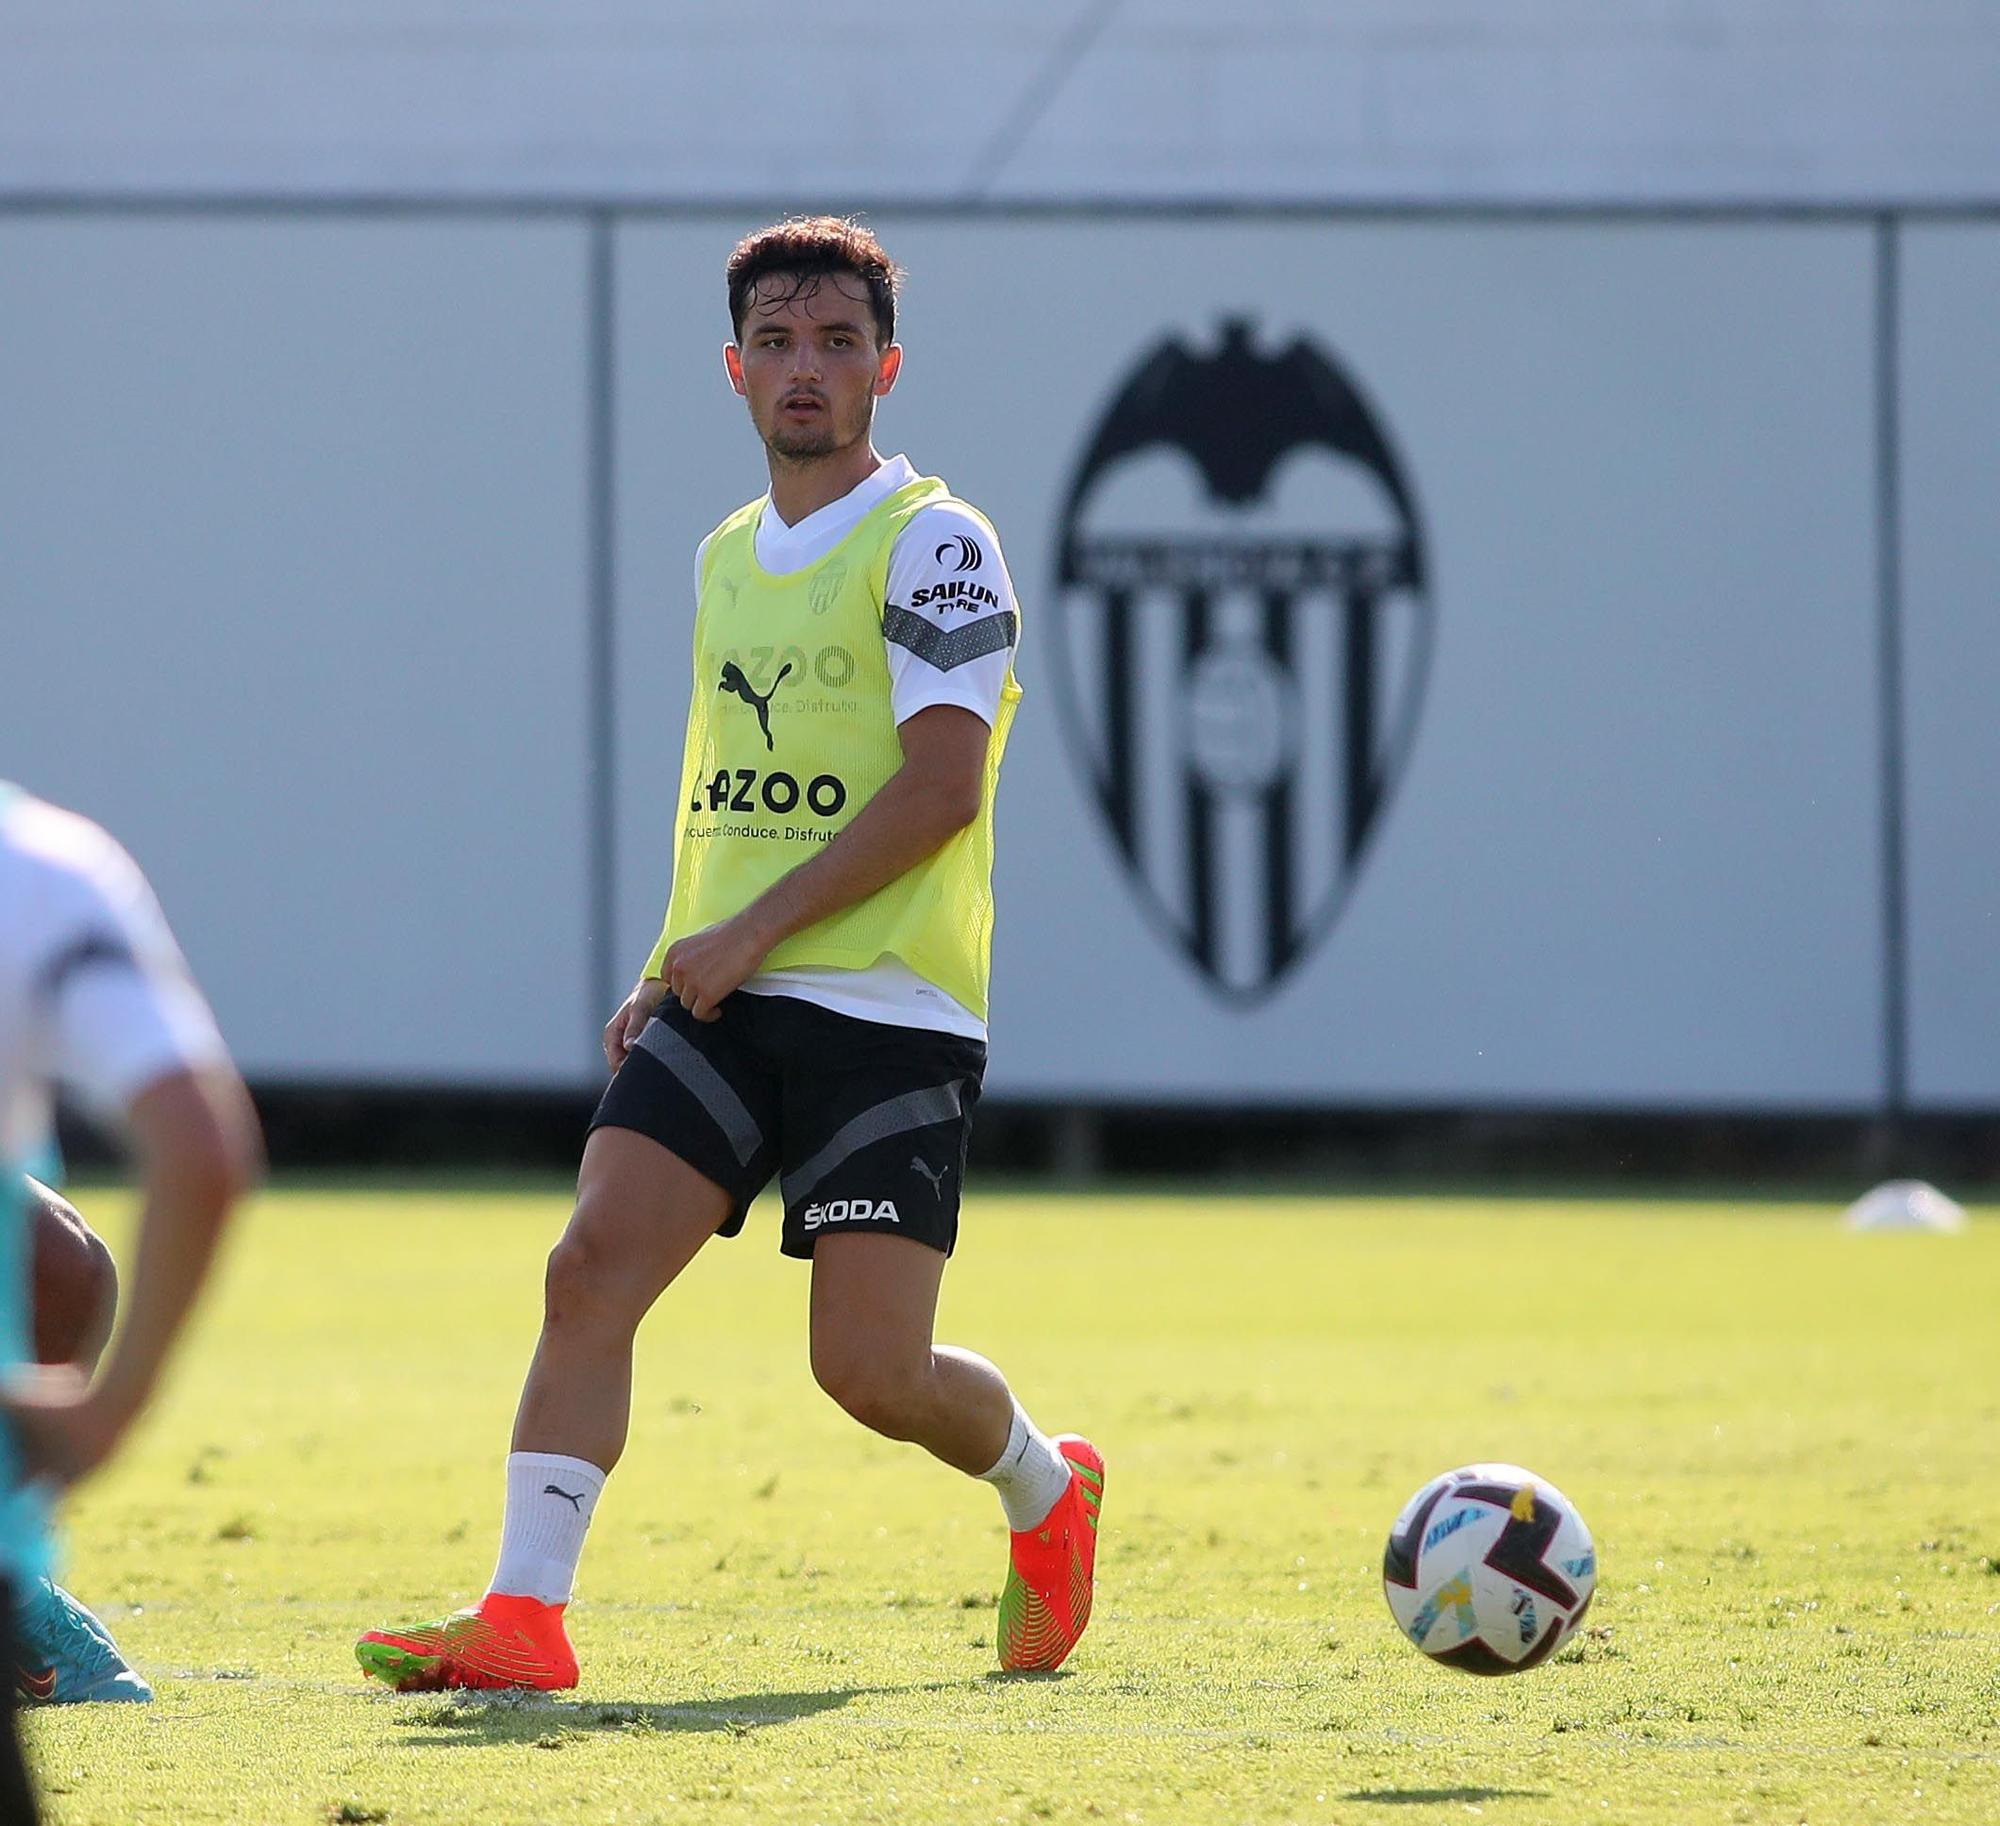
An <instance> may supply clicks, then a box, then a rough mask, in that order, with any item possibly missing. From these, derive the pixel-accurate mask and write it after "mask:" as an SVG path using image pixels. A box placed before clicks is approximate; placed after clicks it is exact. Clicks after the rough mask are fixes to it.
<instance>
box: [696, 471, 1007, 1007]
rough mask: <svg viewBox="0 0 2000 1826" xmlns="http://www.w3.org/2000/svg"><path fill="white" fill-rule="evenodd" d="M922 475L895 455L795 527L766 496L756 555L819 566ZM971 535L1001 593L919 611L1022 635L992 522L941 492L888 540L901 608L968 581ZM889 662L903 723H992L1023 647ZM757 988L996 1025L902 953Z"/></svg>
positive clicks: (789, 975) (783, 975)
mask: <svg viewBox="0 0 2000 1826" xmlns="http://www.w3.org/2000/svg"><path fill="white" fill-rule="evenodd" d="M916 480H917V472H916V470H915V469H914V468H913V467H912V466H911V463H910V460H909V458H908V457H903V456H893V457H890V458H889V459H888V460H887V461H886V462H884V463H883V465H882V467H881V468H880V469H878V470H876V471H875V473H874V474H873V475H871V476H870V477H869V478H868V479H867V480H866V481H865V482H861V483H859V484H857V485H856V486H855V487H854V488H852V489H850V490H849V491H848V492H847V493H846V494H844V495H842V496H841V497H840V499H839V500H838V501H829V502H828V503H827V505H826V506H824V507H822V508H820V509H819V510H818V511H817V512H814V513H810V514H808V515H806V517H805V518H804V519H803V520H801V521H800V522H799V523H798V524H797V525H796V526H787V525H786V524H785V522H784V521H783V520H781V519H779V517H778V514H777V510H776V509H775V508H774V507H773V506H772V505H771V503H770V502H769V501H768V500H767V501H766V502H765V503H764V513H763V517H762V518H761V519H759V520H758V522H757V562H758V563H759V564H761V565H762V566H763V567H764V569H765V570H767V571H769V572H770V573H771V575H772V576H774V577H783V576H786V575H788V574H789V573H791V572H793V571H802V570H804V569H805V568H806V566H807V565H809V564H816V563H818V561H819V560H820V559H822V558H824V557H825V556H826V555H827V553H828V552H830V551H832V550H833V548H834V547H835V546H836V545H838V544H839V543H840V542H841V540H843V539H845V538H846V537H847V535H848V534H849V533H851V532H852V531H853V530H854V529H855V527H857V526H858V525H860V523H861V521H862V519H863V517H864V516H865V515H867V514H868V513H869V512H870V511H871V510H872V509H874V508H876V507H878V506H880V505H881V503H882V502H883V501H885V500H887V499H888V497H889V496H890V495H892V494H894V493H895V492H896V490H897V489H899V488H903V487H906V486H907V485H908V484H909V483H911V482H914V481H916ZM962 539H970V540H971V541H972V542H973V543H974V545H975V546H976V547H977V549H978V550H979V552H980V554H981V563H980V568H979V576H978V581H979V582H980V583H981V584H983V585H984V586H985V587H986V588H987V589H988V590H990V591H992V593H993V598H994V600H993V601H992V602H991V603H983V604H982V605H981V606H980V609H979V612H978V613H977V614H976V615H970V616H968V615H967V614H966V612H965V610H964V608H963V606H962V600H961V601H949V600H948V599H947V598H945V597H944V596H942V595H941V596H939V597H938V599H937V606H936V607H935V608H917V609H914V610H913V611H912V612H913V613H915V614H919V615H922V616H924V617H925V619H926V620H929V621H933V622H936V623H937V624H938V625H939V626H940V627H947V628H950V629H951V630H952V631H954V632H956V631H957V630H958V629H959V628H962V627H969V626H971V625H972V623H974V622H977V621H985V620H987V619H988V618H989V617H991V616H995V615H1013V616H1014V617H1015V623H1014V625H1015V628H1016V631H1017V632H1016V643H1015V644H1018V640H1019V635H1018V630H1019V628H1020V618H1019V611H1018V609H1017V607H1016V604H1015V600H1014V581H1013V579H1012V578H1011V577H1009V576H1008V574H1007V561H1006V560H1005V559H1004V558H1003V557H1002V556H1001V555H1000V549H999V546H998V545H997V544H996V542H995V540H994V538H993V535H992V533H991V532H990V531H988V529H987V528H986V526H985V525H984V524H983V523H982V522H980V521H979V520H976V519H975V518H974V517H973V516H972V515H971V514H969V513H967V512H966V510H965V509H964V508H963V507H962V506H960V505H959V504H958V503H957V502H956V501H941V502H938V503H937V504H936V505H934V506H931V507H926V508H923V509H922V510H921V511H919V512H918V513H916V514H913V515H912V516H911V517H910V521H909V524H908V525H906V526H905V527H904V528H903V530H902V531H901V532H900V533H898V534H897V535H896V543H895V544H894V545H893V546H891V547H890V549H889V580H888V586H887V590H886V595H887V599H888V601H889V602H890V603H893V604H895V605H897V606H898V607H901V608H906V609H907V608H910V607H911V605H912V604H913V603H915V602H917V600H918V599H919V597H920V595H921V594H922V593H923V592H924V591H926V590H931V589H934V588H935V587H936V586H937V585H939V584H945V583H951V582H954V581H963V579H962V578H961V577H960V574H959V571H958V568H957V567H958V563H959V560H960V558H961V556H962V554H963V551H964V547H963V546H962V545H961V544H960V541H961V540H962ZM706 550H707V541H706V540H704V541H703V542H702V550H701V551H698V552H697V553H696V554H695V561H694V563H695V593H696V594H697V595H699V594H700V592H701V564H702V557H703V554H704V553H705V552H706ZM884 651H885V652H886V653H887V655H888V660H889V692H890V703H891V707H892V709H893V711H894V714H895V718H896V721H897V722H898V723H899V724H901V723H907V722H908V721H909V720H910V718H911V717H913V716H915V715H916V714H917V712H918V711H919V710H928V709H930V708H931V706H932V705H934V704H955V705H956V706H957V707H958V708H959V709H961V710H970V711H971V712H972V713H973V715H975V716H977V717H979V718H981V719H982V720H983V721H984V722H985V724H986V726H987V727H988V728H989V729H990V728H992V726H993V723H994V720H995V719H996V718H997V717H998V716H999V714H1000V694H1001V689H1002V687H1003V686H1004V685H1005V684H1006V682H1007V669H1008V667H1009V666H1010V665H1012V664H1013V660H1014V648H1013V646H1002V647H1000V648H998V649H997V650H996V651H994V652H992V653H987V654H982V655H981V656H980V657H979V658H978V659H974V660H969V661H967V662H965V663H964V664H962V665H957V666H953V667H952V668H951V670H950V671H948V672H947V671H941V670H940V669H939V668H938V667H936V666H934V665H932V664H931V663H930V662H929V661H928V660H926V659H921V658H919V657H918V656H917V655H916V654H914V653H912V652H911V651H910V650H909V648H907V647H904V646H900V645H898V644H897V643H896V642H894V641H887V642H885V643H884ZM743 987H744V989H745V990H746V991H747V992H748V993H750V994H751V995H791V996H797V997H798V998H799V999H800V1000H801V1001H805V1002H816V1003H818V1004H819V1005H820V1006H821V1007H822V1008H829V1009H831V1010H832V1011H833V1012H834V1013H835V1014H844V1015H850V1016H852V1017H854V1018H855V1019H857V1020H862V1021H881V1022H884V1023H886V1024H887V1025H889V1026H892V1027H922V1028H927V1029H929V1030H930V1031H932V1032H934V1033H950V1034H958V1035H960V1036H961V1037H963V1038H965V1039H969V1040H984V1039H985V1038H986V1023H985V1022H984V1021H982V1020H981V1019H980V1018H979V1017H978V1016H977V1015H976V1014H974V1013H973V1012H972V1010H971V1009H969V1008H967V1007H966V1006H965V1005H964V1004H963V1003H962V1002H960V1001H958V1000H957V999H956V998H955V997H953V996H949V995H947V994H946V993H945V992H944V991H943V990H942V989H940V988H939V987H938V986H937V985H936V984H935V983H933V982H929V981H927V980H926V979H925V978H923V977H921V976H919V975H918V974H917V973H916V972H915V971H914V970H912V969H911V968H910V967H909V965H907V964H906V963H904V962H903V961H902V960H901V959H900V958H894V957H884V958H880V959H878V960H877V961H876V962H875V963H874V964H872V965H870V966H869V967H868V968H867V969H866V970H830V969H822V968H817V967H815V968H806V969H787V970H763V971H759V972H758V973H757V975H755V976H753V977H752V978H751V979H750V980H749V981H748V982H747V983H745V984H744V985H743Z"/></svg>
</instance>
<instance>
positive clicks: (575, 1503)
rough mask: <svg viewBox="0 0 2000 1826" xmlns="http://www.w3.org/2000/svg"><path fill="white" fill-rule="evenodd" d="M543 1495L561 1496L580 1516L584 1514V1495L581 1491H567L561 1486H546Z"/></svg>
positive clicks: (543, 1488) (543, 1487)
mask: <svg viewBox="0 0 2000 1826" xmlns="http://www.w3.org/2000/svg"><path fill="white" fill-rule="evenodd" d="M542 1494H543V1495H544V1496H559V1497H561V1498H562V1499H563V1501H564V1502H566V1503H567V1504H569V1506H570V1507H571V1508H572V1509H574V1510H575V1511H576V1512H577V1514H578V1515H581V1514H582V1513H583V1496H584V1493H583V1492H582V1491H581V1490H565V1489H563V1488H562V1487H561V1486H560V1485H557V1484H544V1485H543V1486H542Z"/></svg>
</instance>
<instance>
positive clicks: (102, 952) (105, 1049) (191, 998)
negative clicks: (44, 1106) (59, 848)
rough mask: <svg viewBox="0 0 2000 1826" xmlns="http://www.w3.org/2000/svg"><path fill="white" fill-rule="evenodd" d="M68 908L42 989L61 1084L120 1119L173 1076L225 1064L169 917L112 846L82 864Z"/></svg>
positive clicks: (68, 887) (66, 899)
mask: <svg viewBox="0 0 2000 1826" xmlns="http://www.w3.org/2000/svg"><path fill="white" fill-rule="evenodd" d="M61 899H62V901H63V903H64V908H63V915H64V916H63V919H62V921H61V924H60V927H59V929H58V930H57V932H56V933H55V934H54V937H53V944H52V947H51V949H50V950H49V952H48V954H47V956H46V957H45V958H44V959H43V961H42V963H41V966H40V970H39V973H38V979H37V982H36V985H35V988H36V992H37V994H38V996H39V998H40V999H41V1001H42V1004H43V1008H44V1011H45V1015H46V1021H47V1031H48V1034H49V1037H50V1045H51V1056H50V1067H51V1070H52V1072H53V1075H54V1076H55V1077H56V1078H57V1079H58V1080H59V1081H60V1082H62V1083H63V1084H65V1085H67V1086H68V1087H69V1088H71V1089H72V1090H74V1091H76V1092H77V1093H78V1094H79V1095H81V1096H82V1097H84V1098H85V1099H86V1100H87V1101H88V1102H90V1103H93V1104H95V1105H96V1106H97V1107H98V1108H100V1109H102V1110H120V1109H124V1108H126V1107H127V1106H129V1105H130V1104H131V1103H132V1101H133V1100H134V1099H135V1098H136V1097H137V1096H138V1095H139V1094H140V1093H141V1092H142V1091H144V1090H145V1089H146V1087H147V1086H148V1085H150V1084H152V1083H154V1082H156V1081H157V1080H158V1079H160V1078H163V1077H166V1076H167V1075H168V1074H170V1073H172V1072H176V1071H187V1070H199V1069H202V1068H204V1067H207V1066H211V1065H219V1064H225V1063H227V1061H228V1057H229V1055H228V1051H227V1049H226V1048H225V1047H224V1045H223V1043H222V1036H221V1034H220V1032H219V1031H218V1030H217V1028H216V1024H215V1017H214V1016H213V1015H212V1014H211V1013H210V1012H209V1008H208V1004H207V1003H206V1002H205V1001H204V1000H203V999H202V995H201V991H200V990H199V989H197V988H196V987H195V983H194V979H193V977H192V976H191V975H190V974H189V972H188V967H187V963H186V960H185V959H184V958H183V957H182V956H181V951H180V947H179V946H178V945H177V944H176V943H175V942H174V937H173V933H172V932H171V931H170V930H169V929H168V926H167V921H166V916H165V915H164V914H163V913H162V912H161V911H160V906H159V902H158V901H157V900H155V899H154V897H153V891H152V889H151V888H150V887H149V886H148V885H147V883H146V878H145V877H144V876H143V875H142V874H141V873H140V872H139V867H138V865H137V864H136V863H135V862H133V861H132V860H131V858H130V857H128V856H127V855H126V854H125V852H124V851H123V850H121V849H119V848H118V847H117V845H116V844H114V843H112V842H111V840H110V839H109V838H105V839H104V842H103V847H102V849H101V851H98V852H96V853H93V854H90V855H86V856H82V857H79V858H77V859H76V860H75V865H74V868H73V869H72V871H71V872H70V878H69V880H68V881H66V882H65V883H64V884H63V891H62V894H61Z"/></svg>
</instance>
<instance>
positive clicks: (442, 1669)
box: [354, 1591, 576, 1693]
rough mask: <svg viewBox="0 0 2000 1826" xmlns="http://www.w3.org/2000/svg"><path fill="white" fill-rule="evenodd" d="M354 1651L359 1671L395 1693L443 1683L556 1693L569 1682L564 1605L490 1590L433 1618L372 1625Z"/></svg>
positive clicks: (430, 1689)
mask: <svg viewBox="0 0 2000 1826" xmlns="http://www.w3.org/2000/svg"><path fill="white" fill-rule="evenodd" d="M354 1658H355V1660H357V1661H358V1662H360V1663H361V1671H362V1673H364V1674H368V1675H372V1676H373V1677H374V1678H375V1679H377V1680H380V1681H383V1682H385V1683H387V1684H388V1685H389V1686H392V1687H394V1688H395V1689H396V1691H397V1692H399V1693H436V1692H439V1691H441V1690H443V1689H444V1688H446V1687H480V1688H508V1687H518V1688H527V1689H529V1690H531V1691H540V1692H545V1693H558V1692H561V1691H563V1690H564V1689H565V1688H567V1687H573V1686H575V1685H576V1651H575V1650H574V1649H573V1648H571V1647H570V1645H569V1632H568V1631H567V1630H565V1629H564V1628H563V1606H562V1605H560V1604H544V1603H543V1602H542V1601H541V1600H540V1599H539V1598H519V1597H513V1596H511V1595H508V1594H506V1593H502V1592H496V1591H489V1592H488V1593H487V1594H486V1596H485V1597H483V1598H481V1599H480V1600H479V1602H478V1603H477V1604H475V1605H474V1606H473V1607H472V1609H470V1610H459V1611H453V1612H452V1614H451V1615H450V1616H448V1617H440V1618H439V1619H438V1620H437V1621H436V1622H435V1623H419V1624H416V1625H414V1626H413V1627H411V1628H409V1629H371V1630H370V1631H369V1632H368V1633H367V1635H365V1636H363V1637H362V1638H361V1640H360V1641H359V1642H357V1643H356V1644H355V1645H354Z"/></svg>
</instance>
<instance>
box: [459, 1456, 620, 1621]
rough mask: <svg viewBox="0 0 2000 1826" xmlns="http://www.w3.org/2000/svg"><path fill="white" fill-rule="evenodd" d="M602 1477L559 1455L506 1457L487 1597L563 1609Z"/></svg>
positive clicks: (583, 1462) (581, 1461) (591, 1468)
mask: <svg viewBox="0 0 2000 1826" xmlns="http://www.w3.org/2000/svg"><path fill="white" fill-rule="evenodd" d="M603 1489H604V1473H603V1472H602V1471H600V1470H599V1469H598V1468H597V1467H596V1466H595V1465H593V1464H591V1463H589V1462H588V1461H587V1460H585V1459H581V1458H565V1457H564V1456H563V1455H562V1453H560V1452H510V1453H508V1455H507V1517H506V1520H505V1521H503V1522H502V1523H501V1524H500V1563H499V1564H498V1565H497V1566H495V1567H494V1568H493V1582H492V1583H491V1584H490V1585H489V1586H488V1587H487V1590H489V1591H498V1592H506V1593H508V1594H510V1595H513V1596H516V1597H523V1598H539V1599H541V1601H542V1602H543V1603H544V1604H567V1603H568V1602H569V1599H570V1593H571V1592H572V1591H573V1590H575V1588H576V1563H577V1561H578V1560H580V1559H582V1558H583V1537H584V1536H585V1535H586V1534H588V1533H589V1532H590V1515H591V1511H592V1510H594V1509H595V1508H596V1507H597V1499H598V1497H599V1495H600V1494H602V1492H603Z"/></svg>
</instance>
